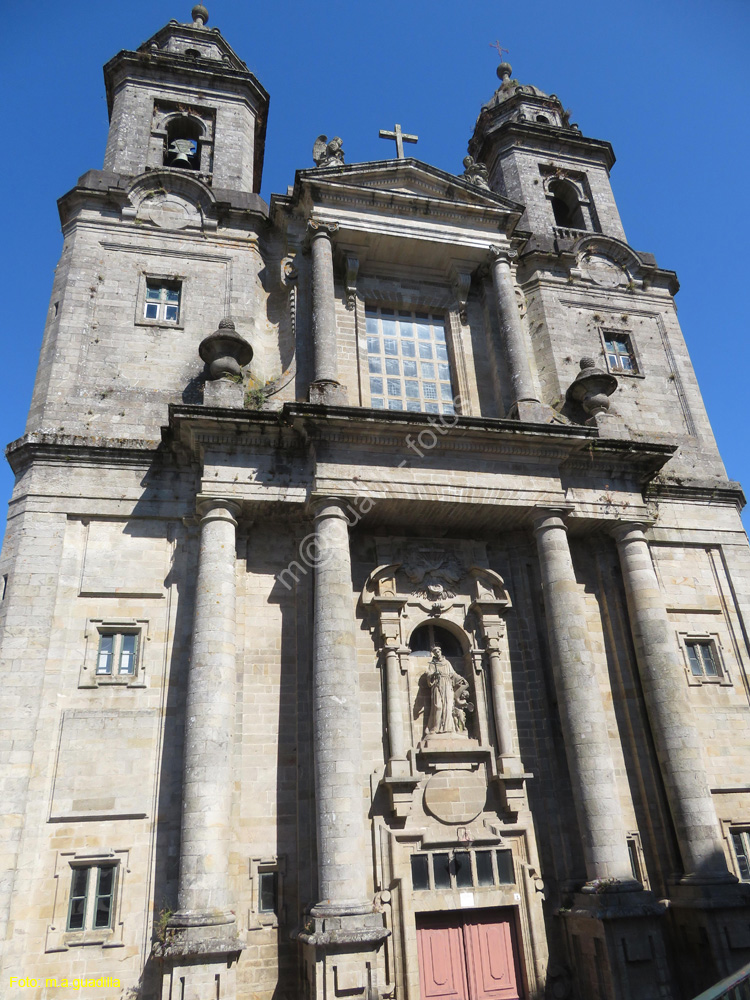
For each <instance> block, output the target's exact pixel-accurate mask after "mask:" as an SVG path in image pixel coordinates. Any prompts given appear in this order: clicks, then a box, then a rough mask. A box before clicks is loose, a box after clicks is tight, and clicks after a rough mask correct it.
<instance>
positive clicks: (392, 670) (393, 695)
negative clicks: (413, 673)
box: [384, 645, 406, 760]
mask: <svg viewBox="0 0 750 1000" xmlns="http://www.w3.org/2000/svg"><path fill="white" fill-rule="evenodd" d="M384 652H385V686H386V712H387V718H388V749H389V751H390V757H391V760H406V741H405V740H404V722H403V719H402V716H401V664H400V662H399V657H398V646H397V645H395V646H394V645H386V646H385V647H384Z"/></svg>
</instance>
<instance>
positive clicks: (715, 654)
mask: <svg viewBox="0 0 750 1000" xmlns="http://www.w3.org/2000/svg"><path fill="white" fill-rule="evenodd" d="M677 635H678V640H679V643H680V650H681V653H682V659H683V666H684V669H685V677H686V678H687V682H688V684H689V685H690V686H691V687H700V686H701V685H703V684H718V685H719V686H720V687H731V686H732V678H731V676H730V674H729V671H728V669H727V665H726V660H725V657H724V655H723V650H722V644H721V638H720V636H719V633H718V632H686V631H680V632H678V633H677ZM696 645H700V646H708V647H709V648H710V649H711V654H712V658H713V662H714V665H715V667H716V675H715V676H714V675H712V674H706V673H705V672H704V673H701V674H700V675H699V674H694V673H693V668H692V665H691V661H690V654H689V652H688V647H690V646H696Z"/></svg>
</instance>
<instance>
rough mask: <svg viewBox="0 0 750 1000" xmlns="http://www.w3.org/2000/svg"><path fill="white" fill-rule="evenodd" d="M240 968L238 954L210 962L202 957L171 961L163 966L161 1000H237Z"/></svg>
mask: <svg viewBox="0 0 750 1000" xmlns="http://www.w3.org/2000/svg"><path fill="white" fill-rule="evenodd" d="M236 969H237V961H236V957H235V956H230V955H227V956H226V957H218V956H217V957H216V958H215V959H213V960H208V961H206V960H205V959H203V960H202V959H201V958H200V957H193V958H190V957H185V958H182V959H181V960H177V961H169V960H167V961H165V962H164V964H163V967H162V981H161V1000H176V998H179V1000H206V997H221V1000H235V998H236V997H237V972H236Z"/></svg>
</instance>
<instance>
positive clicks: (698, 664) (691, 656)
mask: <svg viewBox="0 0 750 1000" xmlns="http://www.w3.org/2000/svg"><path fill="white" fill-rule="evenodd" d="M685 649H686V650H687V655H688V663H689V664H690V673H691V674H692V675H693V677H703V678H718V677H719V668H718V665H717V663H716V656H715V653H714V648H713V643H712V642H711V640H710V639H709V640H705V641H701V640H698V639H688V640H687V641H686V643H685Z"/></svg>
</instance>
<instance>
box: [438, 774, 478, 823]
mask: <svg viewBox="0 0 750 1000" xmlns="http://www.w3.org/2000/svg"><path fill="white" fill-rule="evenodd" d="M486 799H487V784H486V782H485V780H484V778H483V777H482V775H481V774H480V773H478V772H477V771H439V772H438V773H437V774H434V775H433V776H432V777H431V778H430V780H429V781H428V782H427V784H426V785H425V790H424V804H425V806H426V807H427V809H428V811H429V812H431V813H432V815H433V816H434V817H435V818H436V819H438V820H440V822H441V823H448V824H453V825H454V824H458V823H471V821H472V820H473V819H476V818H477V816H478V815H479V814H480V813H481V811H482V810H483V809H484V803H485V801H486Z"/></svg>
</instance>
